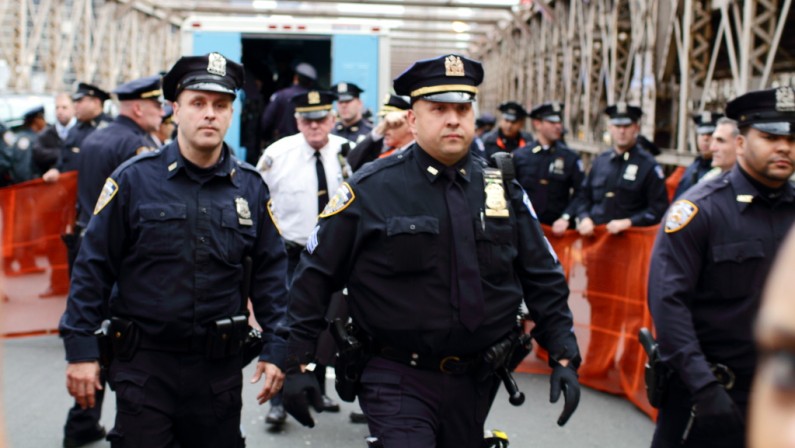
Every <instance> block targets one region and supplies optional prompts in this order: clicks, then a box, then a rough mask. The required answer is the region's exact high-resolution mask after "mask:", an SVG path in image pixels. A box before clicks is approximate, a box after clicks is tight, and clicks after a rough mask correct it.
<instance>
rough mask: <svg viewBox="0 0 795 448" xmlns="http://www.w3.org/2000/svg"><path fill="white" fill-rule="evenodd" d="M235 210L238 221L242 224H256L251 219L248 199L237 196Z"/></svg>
mask: <svg viewBox="0 0 795 448" xmlns="http://www.w3.org/2000/svg"><path fill="white" fill-rule="evenodd" d="M235 210H236V211H237V222H238V223H240V225H241V226H251V225H254V221H253V220H252V219H251V210H250V209H249V208H248V201H246V199H245V198H240V197H238V198H235Z"/></svg>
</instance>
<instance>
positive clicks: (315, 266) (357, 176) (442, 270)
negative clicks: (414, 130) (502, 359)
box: [288, 143, 579, 365]
mask: <svg viewBox="0 0 795 448" xmlns="http://www.w3.org/2000/svg"><path fill="white" fill-rule="evenodd" d="M464 162H465V163H464V164H463V165H461V166H459V167H458V170H459V176H458V177H459V180H458V183H459V184H461V186H462V189H463V191H464V195H465V196H466V198H467V201H468V203H469V206H470V210H471V217H470V218H471V222H472V226H473V228H474V235H475V239H476V246H477V253H467V254H459V255H458V257H476V258H477V262H478V265H479V270H480V277H481V282H482V285H483V299H484V303H485V310H484V312H485V317H484V320H483V322H482V323H481V324H480V326H479V327H478V328H477V329H475V331H474V332H470V331H469V330H467V329H466V328H465V327H463V325H462V324H461V323H460V321H459V319H458V316H457V312H456V309H454V308H453V306H452V305H451V299H450V290H451V266H450V264H451V244H453V243H452V241H451V229H450V222H449V216H448V212H447V206H446V202H445V189H446V188H447V185H448V182H447V180H446V178H445V176H444V174H443V173H444V168H445V167H444V165H442V164H441V163H439V162H438V161H436V160H434V159H433V158H431V157H430V156H429V155H428V154H427V153H426V152H425V151H424V150H423V149H422V148H420V147H419V146H418V145H417V144H416V143H415V144H412V145H411V146H410V147H409V148H408V149H406V150H404V151H402V152H400V153H397V154H396V155H394V156H391V157H386V158H383V159H378V160H376V161H374V162H372V163H369V164H367V165H365V166H364V167H363V168H362V169H360V170H359V171H357V172H356V173H354V175H353V176H352V178H351V179H350V180H349V182H348V183H344V184H343V185H342V186H340V188H339V190H338V191H337V193H336V194H335V196H334V198H332V199H331V201H330V202H329V205H328V206H327V207H326V209H324V211H323V213H321V215H320V218H321V219H320V220H319V222H318V226H317V227H316V229H315V233H314V234H313V235H312V236H311V237H310V240H309V243H308V244H307V248H306V251H304V252H303V253H302V256H301V262H300V263H299V265H298V268H297V270H296V273H295V278H294V281H293V284H292V286H291V289H290V305H289V307H290V308H289V313H288V322H289V323H290V330H291V333H290V339H289V341H288V364H290V365H292V364H293V363H295V362H298V363H305V362H308V361H311V360H312V359H313V355H314V352H315V340H316V338H317V336H318V334H319V333H320V331H321V330H322V329H323V328H325V325H326V322H325V319H324V317H325V315H326V308H327V307H328V304H329V298H330V296H331V294H332V293H333V292H334V291H339V290H341V289H342V288H343V287H345V286H347V289H348V294H349V300H348V301H349V306H350V310H351V315H352V317H353V320H354V322H355V323H356V324H357V325H358V326H359V328H362V329H364V330H365V331H366V332H367V333H368V334H370V335H371V336H372V337H373V338H374V339H375V340H376V341H377V342H378V343H379V344H383V345H388V346H393V347H399V348H401V349H404V350H411V351H413V352H417V353H419V354H425V355H427V356H431V355H432V356H449V355H461V356H466V355H474V354H476V353H479V352H482V351H483V350H484V349H485V348H487V347H489V346H491V345H493V344H494V343H495V342H497V341H498V340H500V339H501V338H503V337H505V336H506V335H507V334H508V333H509V332H510V331H511V330H512V329H513V328H514V327H515V325H516V315H517V310H518V309H519V306H520V303H521V301H522V299H523V298H524V300H525V303H526V304H527V307H528V309H529V310H530V314H531V315H532V317H533V320H534V322H535V323H536V326H535V329H534V330H533V332H534V335H535V337H536V339H537V340H538V341H539V343H540V344H541V345H543V346H544V347H546V348H547V349H548V350H549V352H550V354H551V357H552V358H553V359H562V358H568V359H571V360H572V362H576V360H577V359H579V355H578V349H577V342H576V338H575V336H574V333H573V332H572V314H571V311H570V310H569V307H568V303H567V298H568V293H569V289H568V286H567V285H566V279H565V277H564V275H563V271H562V269H561V267H560V264H559V263H558V260H557V257H556V256H555V254H554V251H553V250H552V249H551V247H550V246H549V244H548V242H547V241H546V238H545V237H544V234H543V233H542V231H541V227H540V225H539V224H538V220H537V218H536V217H535V215H534V212H533V210H532V206H531V205H530V201H529V200H528V199H527V196H526V195H525V194H524V193H523V191H522V190H521V188H520V187H519V186H518V184H516V183H513V184H512V185H511V188H509V189H508V190H507V195H506V191H505V190H504V188H503V186H502V182H498V183H496V184H495V183H488V184H487V183H486V182H485V180H484V168H485V167H484V164H483V162H482V161H481V160H480V159H479V158H476V157H472V156H467V159H465V161H464ZM492 171H493V172H496V173H499V171H498V170H496V169H495V170H492ZM486 186H489V193H488V200H487V193H486ZM497 215H499V216H497ZM575 365H576V364H575Z"/></svg>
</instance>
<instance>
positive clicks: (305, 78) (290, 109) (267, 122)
mask: <svg viewBox="0 0 795 448" xmlns="http://www.w3.org/2000/svg"><path fill="white" fill-rule="evenodd" d="M316 80H317V71H316V70H315V68H314V67H312V66H311V65H309V64H307V63H306V62H301V63H300V64H298V65H296V66H295V69H294V74H293V83H292V85H290V86H289V87H285V88H283V89H281V90H278V91H276V92H274V94H273V95H271V98H270V102H269V103H268V105H267V106H265V111H264V112H263V113H262V118H261V119H260V129H261V132H262V141H263V142H264V143H265V146H266V147H267V146H268V145H270V144H271V143H273V142H275V141H276V140H278V139H280V138H283V137H287V136H290V135H293V134H296V133H297V132H298V125H297V124H296V122H295V106H294V105H293V104H292V103H291V102H290V99H291V98H292V97H294V96H296V95H300V94H302V93H306V92H308V91H309V89H310V88H312V86H313V85H314V84H315V81H316Z"/></svg>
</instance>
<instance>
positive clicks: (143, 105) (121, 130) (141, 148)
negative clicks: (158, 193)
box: [76, 75, 163, 246]
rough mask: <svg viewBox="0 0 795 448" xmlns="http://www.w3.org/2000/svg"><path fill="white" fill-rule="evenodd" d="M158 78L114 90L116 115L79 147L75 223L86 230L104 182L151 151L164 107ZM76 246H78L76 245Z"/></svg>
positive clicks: (128, 84)
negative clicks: (116, 104)
mask: <svg viewBox="0 0 795 448" xmlns="http://www.w3.org/2000/svg"><path fill="white" fill-rule="evenodd" d="M162 94H163V91H162V90H161V89H160V76H159V75H155V76H148V77H145V78H139V79H136V80H133V81H130V82H128V83H125V84H122V85H120V86H119V87H117V88H116V90H114V91H113V96H114V98H115V99H116V100H118V104H119V115H118V116H117V117H116V118H115V119H114V120H113V122H111V123H110V124H109V125H108V126H107V127H104V128H102V129H99V130H97V131H96V132H94V133H92V134H91V135H89V136H88V137H86V139H85V140H84V141H83V144H82V146H81V148H80V154H81V156H80V160H79V168H78V171H79V172H80V177H79V178H78V180H77V221H76V224H77V225H78V226H79V227H80V228H81V229H85V228H86V225H88V220H89V218H91V213H92V212H93V211H94V205H95V204H96V203H97V198H99V194H100V192H101V191H102V185H103V184H104V183H105V179H107V178H108V176H110V175H111V173H113V170H115V169H116V168H117V167H118V166H119V165H121V164H122V163H124V161H125V160H127V159H131V158H133V157H135V156H136V155H138V154H141V153H144V152H149V151H154V150H155V149H156V148H157V144H156V143H155V141H154V140H153V139H152V137H151V133H152V132H155V131H156V130H157V129H158V128H159V127H160V122H161V121H162V117H163V106H162V104H161V103H160V97H161V96H162ZM78 246H79V244H78Z"/></svg>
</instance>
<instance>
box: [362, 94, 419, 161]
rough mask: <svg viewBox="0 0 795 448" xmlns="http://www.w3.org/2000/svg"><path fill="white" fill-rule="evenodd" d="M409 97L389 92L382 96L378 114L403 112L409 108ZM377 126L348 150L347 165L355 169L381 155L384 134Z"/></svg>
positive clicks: (383, 115) (384, 115)
mask: <svg viewBox="0 0 795 448" xmlns="http://www.w3.org/2000/svg"><path fill="white" fill-rule="evenodd" d="M410 101H411V99H409V97H407V96H400V95H394V94H389V95H387V96H386V98H384V104H383V105H382V106H381V110H380V111H378V115H379V116H381V118H382V119H383V118H385V117H386V116H387V115H389V114H390V113H391V112H403V111H406V110H409V109H410V108H411V103H410ZM378 128H379V127H378V126H376V127H375V128H373V130H371V131H370V132H369V133H368V134H367V135H366V136H365V137H364V138H363V139H362V140H361V141H359V142H358V143H356V145H355V146H354V147H353V148H351V150H350V151H349V152H348V157H347V159H348V165H350V166H351V169H352V170H353V171H357V170H358V169H359V168H361V167H362V166H363V165H364V164H365V163H367V162H372V161H373V160H375V159H377V158H379V157H381V155H382V153H383V152H384V150H385V149H386V148H384V136H383V134H380V133H379V132H378Z"/></svg>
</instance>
